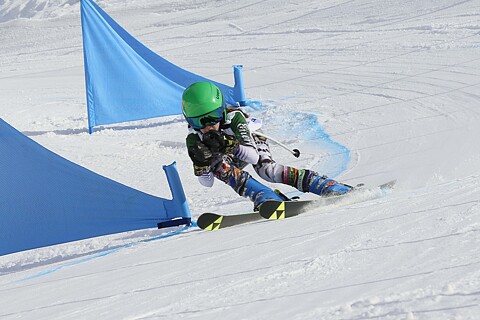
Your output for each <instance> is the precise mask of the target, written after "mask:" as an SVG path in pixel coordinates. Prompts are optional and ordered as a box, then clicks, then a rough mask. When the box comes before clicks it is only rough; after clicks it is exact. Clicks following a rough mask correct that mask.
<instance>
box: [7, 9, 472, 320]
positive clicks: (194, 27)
mask: <svg viewBox="0 0 480 320" xmlns="http://www.w3.org/2000/svg"><path fill="white" fill-rule="evenodd" d="M98 3H99V5H100V6H101V7H102V8H104V9H105V10H106V11H107V13H108V14H110V15H111V16H112V17H113V18H114V19H116V20H117V22H119V23H120V24H121V25H122V26H123V27H124V28H125V29H126V30H127V31H129V32H130V33H131V34H132V35H133V36H135V37H136V38H137V39H139V40H140V41H141V42H143V43H144V44H145V45H147V46H148V47H149V48H151V49H152V50H154V51H155V52H157V53H158V54H160V55H161V56H162V57H164V58H166V59H168V60H169V61H171V62H173V63H175V64H177V65H178V66H180V67H182V68H185V69H187V70H189V71H192V72H195V73H197V74H200V75H202V76H205V77H208V78H210V79H213V80H216V81H219V82H223V83H226V84H230V85H232V82H233V72H232V68H231V67H232V65H234V64H243V65H244V78H245V89H246V93H247V97H248V98H249V99H252V100H253V101H255V103H254V104H253V105H252V107H250V108H248V109H247V111H249V112H250V113H251V114H252V115H254V116H256V117H259V118H262V119H263V122H264V131H265V133H267V134H270V135H272V136H275V137H276V138H278V139H279V140H280V141H282V142H283V143H285V144H287V145H288V146H290V147H291V148H298V149H300V150H301V151H302V156H301V157H300V158H298V159H296V158H294V157H293V156H292V155H291V154H289V153H288V152H287V151H285V150H284V149H282V148H280V147H278V146H276V145H274V144H272V150H273V153H274V154H275V157H276V160H277V161H278V162H281V163H285V164H291V165H295V166H298V167H310V168H314V169H316V170H318V171H319V172H321V173H326V174H329V175H332V176H335V177H336V178H337V179H339V180H341V181H345V182H347V183H351V184H356V183H360V182H363V183H365V184H366V185H367V186H374V185H376V184H379V183H382V182H386V181H389V180H391V179H395V178H396V179H398V184H397V188H396V189H395V190H394V191H393V192H392V193H390V194H388V195H386V196H384V197H380V198H376V199H370V200H368V199H365V200H366V201H363V202H357V203H345V204H343V205H342V206H338V205H336V206H327V207H324V208H319V209H314V210H311V211H309V212H308V213H306V214H303V215H301V216H298V217H295V218H292V219H287V220H284V221H266V220H265V221H259V222H256V223H250V224H247V225H242V226H238V227H233V228H229V229H225V230H222V231H218V232H207V231H201V230H199V229H198V228H190V229H188V230H183V231H182V230H180V229H178V228H177V229H170V230H155V229H151V230H142V231H137V232H130V233H125V234H118V235H111V236H106V237H99V238H95V239H87V240H84V241H79V242H74V243H67V244H63V245H58V246H52V247H48V248H41V249H37V250H30V251H27V252H21V253H17V254H11V255H7V256H2V257H0V319H289V320H291V319H409V320H412V319H435V320H437V319H480V306H479V304H480V248H479V245H480V241H479V240H480V182H479V179H480V142H479V139H480V122H479V120H480V1H478V0H422V1H414V0H405V1H398V0H385V1H374V0H356V1H352V0H326V1H314V0H297V1H278V0H264V1H256V0H245V1H226V0H219V1H206V0H179V1H172V0H166V1H148V0H138V1H126V0H111V1H107V0H101V1H98ZM85 104H86V101H85V84H84V70H83V53H82V37H81V26H80V15H79V2H78V0H68V1H67V0H50V1H48V0H28V1H25V0H3V1H0V117H1V118H3V119H4V120H5V121H7V122H8V123H10V124H11V125H12V126H14V127H15V128H17V129H18V130H20V131H21V132H22V133H24V134H25V135H27V136H28V137H30V138H31V139H33V140H35V141H37V142H38V143H40V144H42V145H43V146H45V147H47V148H48V149H50V150H52V151H54V152H56V153H58V154H59V155H61V156H63V157H65V158H67V159H69V160H71V161H73V162H75V163H78V164H80V165H82V166H84V167H86V168H88V169H90V170H93V171H95V172H97V173H99V174H102V175H104V176H107V177H109V178H111V179H113V180H116V181H118V182H121V183H123V184H126V185H128V186H131V187H133V188H136V189H139V190H141V191H144V192H147V193H150V194H154V195H156V196H161V197H165V198H170V192H169V190H168V187H167V186H166V185H167V183H166V178H165V175H164V172H163V170H162V165H164V164H170V163H172V162H173V161H176V162H177V164H178V169H179V173H180V176H181V179H182V181H183V184H184V188H185V192H186V194H187V197H188V201H189V205H190V208H191V211H192V216H193V218H194V219H196V218H197V217H198V215H199V214H200V213H201V212H204V211H222V212H223V211H224V212H226V213H239V212H242V211H248V210H250V209H251V207H252V206H251V203H250V201H249V200H247V199H244V198H240V197H238V196H237V195H236V194H235V193H234V192H233V191H232V190H230V189H229V188H228V187H227V186H225V185H222V184H221V183H218V182H217V183H216V184H215V186H214V187H213V188H212V189H206V188H203V187H201V185H200V184H199V183H198V182H197V180H196V178H195V177H194V176H193V173H192V168H191V164H190V160H189V159H188V156H187V153H186V150H185V147H184V138H185V135H186V133H187V130H186V124H185V122H184V121H183V119H182V117H181V116H172V117H167V118H157V119H151V120H147V121H137V122H133V123H125V124H119V125H115V126H109V127H100V128H97V130H96V132H95V133H94V134H92V135H89V134H88V132H87V131H88V130H87V115H86V105H85ZM321 130H323V132H322V131H321ZM0 156H1V155H0ZM332 159H333V160H332ZM248 170H249V171H253V170H251V167H249V168H248ZM2 183H5V182H2ZM272 186H273V185H272ZM276 187H279V188H280V189H281V190H282V191H284V192H286V193H289V194H293V193H294V189H292V188H289V187H286V186H279V185H277V186H276ZM310 196H311V195H306V196H305V197H306V198H308V197H310Z"/></svg>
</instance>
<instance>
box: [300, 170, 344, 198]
mask: <svg viewBox="0 0 480 320" xmlns="http://www.w3.org/2000/svg"><path fill="white" fill-rule="evenodd" d="M351 190H353V187H351V186H349V185H346V184H343V183H340V182H338V181H335V180H333V179H329V178H328V177H327V176H320V175H316V174H315V175H313V176H312V177H311V179H310V183H309V187H308V192H311V193H315V194H317V195H319V196H321V197H331V196H339V195H343V194H345V193H347V192H349V191H351Z"/></svg>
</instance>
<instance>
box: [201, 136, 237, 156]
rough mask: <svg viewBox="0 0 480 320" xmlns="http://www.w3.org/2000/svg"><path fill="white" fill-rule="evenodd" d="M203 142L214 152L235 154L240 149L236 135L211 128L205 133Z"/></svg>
mask: <svg viewBox="0 0 480 320" xmlns="http://www.w3.org/2000/svg"><path fill="white" fill-rule="evenodd" d="M203 143H204V144H205V145H206V146H207V147H208V148H209V149H210V150H211V151H212V152H213V153H223V154H225V153H228V154H232V155H233V154H235V152H237V150H238V146H239V142H238V140H237V139H236V138H235V137H234V136H230V135H227V134H224V133H221V132H220V131H215V130H211V131H208V132H207V133H205V134H204V135H203Z"/></svg>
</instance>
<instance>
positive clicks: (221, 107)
mask: <svg viewBox="0 0 480 320" xmlns="http://www.w3.org/2000/svg"><path fill="white" fill-rule="evenodd" d="M182 111H183V115H184V116H185V119H186V120H187V122H188V124H189V131H190V132H189V134H188V136H187V138H186V144H187V149H188V155H189V156H190V158H191V160H192V162H193V169H194V174H195V175H196V176H197V177H198V179H199V181H200V183H201V184H202V185H204V186H206V187H212V186H213V182H214V177H215V178H217V179H219V180H221V181H223V182H224V183H226V184H228V185H229V186H230V187H232V188H233V190H235V192H236V193H238V194H239V195H241V196H244V197H249V198H250V199H251V200H252V201H253V202H254V206H255V209H258V206H259V205H260V204H261V203H262V202H264V201H265V200H269V199H272V200H281V201H283V200H286V199H285V197H284V196H282V195H279V194H277V193H276V192H275V191H273V190H272V189H270V188H269V187H267V186H265V185H263V184H261V183H260V182H258V181H257V180H255V179H254V178H253V177H252V176H251V175H250V174H249V173H248V172H247V171H244V170H243V168H245V167H246V166H247V165H248V164H252V165H253V168H254V169H255V171H256V172H257V173H258V175H259V176H260V177H261V178H262V179H264V180H266V181H269V182H274V183H283V184H287V185H290V186H293V187H295V188H297V189H298V190H300V191H302V192H312V193H315V194H317V195H319V196H331V195H341V194H344V193H346V192H348V191H350V190H351V189H352V187H350V186H347V185H344V184H342V183H339V182H337V181H335V180H333V179H329V178H327V177H326V176H322V175H320V174H318V173H317V172H315V171H312V170H308V169H297V168H294V167H291V166H286V165H281V164H278V163H276V162H275V161H274V160H273V158H272V155H271V153H270V147H269V145H268V143H267V140H266V139H265V138H263V137H261V136H259V135H256V134H255V132H253V133H252V132H250V130H249V128H248V122H247V120H246V118H248V115H246V114H245V113H244V112H243V111H241V110H240V109H239V108H233V107H227V106H226V104H225V101H224V100H223V95H222V92H221V90H220V89H219V88H218V87H217V86H216V85H215V84H213V83H211V82H196V83H194V84H192V85H190V86H189V87H188V88H187V89H185V91H184V92H183V95H182Z"/></svg>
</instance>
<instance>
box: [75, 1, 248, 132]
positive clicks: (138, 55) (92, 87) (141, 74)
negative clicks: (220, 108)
mask: <svg viewBox="0 0 480 320" xmlns="http://www.w3.org/2000/svg"><path fill="white" fill-rule="evenodd" d="M81 18H82V32H83V51H84V59H85V61H84V64H85V81H86V91H87V108H88V126H89V129H90V132H92V130H93V127H95V126H99V125H105V124H114V123H120V122H127V121H133V120H141V119H148V118H154V117H161V116H168V115H176V114H181V97H182V93H183V90H185V88H186V87H188V86H189V85H190V84H192V83H194V82H197V81H211V80H209V79H206V78H204V77H201V76H198V75H195V74H193V73H191V72H188V71H186V70H184V69H182V68H180V67H178V66H176V65H174V64H172V63H171V62H169V61H167V60H165V59H164V58H162V57H160V56H159V55H157V54H156V53H155V52H153V51H151V50H150V49H148V48H147V47H146V46H144V45H143V44H142V43H140V42H139V41H138V40H136V39H135V38H134V37H133V36H131V35H130V34H129V33H128V32H126V31H125V30H124V29H123V28H122V27H121V26H120V25H119V24H118V23H116V22H115V21H114V20H113V19H112V18H111V17H110V16H109V15H108V14H107V13H106V12H105V11H103V10H102V9H101V8H100V7H99V6H98V5H97V4H96V3H95V2H94V1H92V0H81ZM234 68H235V71H234V76H235V86H234V87H230V86H227V85H224V84H221V83H218V82H215V81H211V82H213V83H215V84H216V85H217V86H218V87H219V88H220V89H221V90H222V93H223V95H224V98H225V100H226V102H227V103H228V104H230V105H232V106H236V105H239V104H240V105H242V104H243V103H244V102H245V94H244V90H243V83H242V81H241V74H238V71H239V70H240V71H241V66H234Z"/></svg>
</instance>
